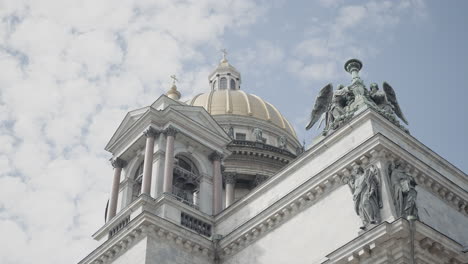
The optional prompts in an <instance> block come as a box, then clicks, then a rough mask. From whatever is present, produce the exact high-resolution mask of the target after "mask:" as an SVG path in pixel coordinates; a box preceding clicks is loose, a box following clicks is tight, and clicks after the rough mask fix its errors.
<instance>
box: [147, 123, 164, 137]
mask: <svg viewBox="0 0 468 264" xmlns="http://www.w3.org/2000/svg"><path fill="white" fill-rule="evenodd" d="M159 134H161V131H159V130H157V129H155V128H154V127H151V126H150V127H148V128H147V129H145V131H143V135H145V136H146V137H152V138H155V137H157V136H158V135H159Z"/></svg>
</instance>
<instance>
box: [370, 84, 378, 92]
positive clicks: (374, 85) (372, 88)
mask: <svg viewBox="0 0 468 264" xmlns="http://www.w3.org/2000/svg"><path fill="white" fill-rule="evenodd" d="M369 88H370V90H371V92H375V91H377V90H379V85H377V84H376V83H371V84H370V87H369Z"/></svg>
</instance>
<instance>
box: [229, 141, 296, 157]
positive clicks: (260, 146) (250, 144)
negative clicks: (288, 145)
mask: <svg viewBox="0 0 468 264" xmlns="http://www.w3.org/2000/svg"><path fill="white" fill-rule="evenodd" d="M230 145H231V146H241V147H251V148H258V149H263V150H267V151H271V152H275V153H280V154H283V155H286V156H289V157H292V158H295V157H296V155H294V154H293V153H291V152H289V150H287V149H282V148H278V147H275V146H272V145H268V144H265V143H263V142H255V141H248V140H238V139H234V140H232V141H231V143H230Z"/></svg>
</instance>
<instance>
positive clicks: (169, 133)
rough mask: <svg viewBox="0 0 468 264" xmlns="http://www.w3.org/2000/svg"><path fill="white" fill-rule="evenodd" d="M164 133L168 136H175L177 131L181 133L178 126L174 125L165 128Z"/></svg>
mask: <svg viewBox="0 0 468 264" xmlns="http://www.w3.org/2000/svg"><path fill="white" fill-rule="evenodd" d="M163 133H164V135H166V137H167V136H173V137H175V135H176V134H177V133H179V130H178V129H177V128H175V127H173V126H169V127H167V128H166V129H164V131H163Z"/></svg>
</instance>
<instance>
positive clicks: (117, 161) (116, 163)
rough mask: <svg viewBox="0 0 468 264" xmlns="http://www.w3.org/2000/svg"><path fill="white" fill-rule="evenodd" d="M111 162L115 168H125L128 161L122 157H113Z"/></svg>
mask: <svg viewBox="0 0 468 264" xmlns="http://www.w3.org/2000/svg"><path fill="white" fill-rule="evenodd" d="M110 162H111V164H112V167H114V168H123V167H125V166H126V165H127V162H126V161H125V160H123V159H121V158H113V159H111V161H110Z"/></svg>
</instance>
